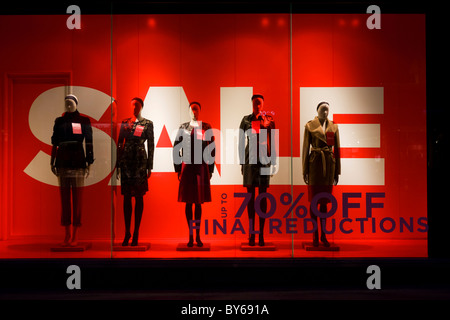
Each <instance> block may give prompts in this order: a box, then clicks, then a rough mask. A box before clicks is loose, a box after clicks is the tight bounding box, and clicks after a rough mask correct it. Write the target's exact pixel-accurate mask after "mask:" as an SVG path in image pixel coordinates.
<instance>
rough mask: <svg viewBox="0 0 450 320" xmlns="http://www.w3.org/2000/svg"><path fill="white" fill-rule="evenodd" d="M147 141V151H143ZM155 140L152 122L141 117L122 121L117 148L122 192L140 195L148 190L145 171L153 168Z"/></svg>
mask: <svg viewBox="0 0 450 320" xmlns="http://www.w3.org/2000/svg"><path fill="white" fill-rule="evenodd" d="M145 141H147V144H148V145H147V152H145V145H144V143H145ZM154 150H155V141H154V134H153V122H152V121H150V120H147V119H143V120H141V121H138V122H133V121H132V119H131V118H128V119H125V120H123V121H122V124H121V126H120V132H119V141H118V148H117V164H116V166H117V167H118V168H120V184H121V193H122V194H131V195H137V196H142V195H144V194H145V193H146V192H147V191H148V181H147V171H148V170H152V169H153V154H154Z"/></svg>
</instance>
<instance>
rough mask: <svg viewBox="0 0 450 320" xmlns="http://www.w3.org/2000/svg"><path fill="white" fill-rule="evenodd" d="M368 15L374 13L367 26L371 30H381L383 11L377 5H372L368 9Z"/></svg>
mask: <svg viewBox="0 0 450 320" xmlns="http://www.w3.org/2000/svg"><path fill="white" fill-rule="evenodd" d="M366 13H373V14H372V15H371V16H370V17H369V18H367V21H366V25H367V28H369V29H381V10H380V7H379V6H377V5H374V4H373V5H371V6H368V7H367V11H366Z"/></svg>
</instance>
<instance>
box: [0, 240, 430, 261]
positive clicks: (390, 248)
mask: <svg viewBox="0 0 450 320" xmlns="http://www.w3.org/2000/svg"><path fill="white" fill-rule="evenodd" d="M183 240H185V239H171V240H152V239H142V243H143V244H146V245H148V249H147V250H133V248H130V251H127V250H123V248H119V249H117V250H114V249H113V248H114V247H116V248H118V246H120V244H118V243H112V242H111V241H106V240H105V241H99V240H92V241H91V240H83V241H87V242H89V243H90V244H91V245H90V247H88V248H86V250H83V251H76V250H75V251H74V250H55V246H58V241H57V240H45V239H26V240H7V241H0V259H30V258H31V259H33V258H39V259H59V258H119V259H120V258H150V259H151V258H155V259H177V258H183V259H186V258H321V257H323V258H358V257H360V258H365V257H379V258H409V257H410V258H422V257H427V256H428V248H427V240H337V241H334V242H332V246H338V247H339V250H332V251H324V250H318V251H310V250H306V248H305V247H304V245H303V244H304V240H303V241H302V240H298V241H295V242H294V247H293V248H292V242H291V241H289V240H282V241H276V240H275V241H270V242H267V241H266V242H267V244H270V245H272V246H274V248H271V250H264V249H265V248H259V247H258V245H256V246H255V247H254V248H253V249H252V250H249V248H248V247H243V246H242V240H241V239H237V240H236V241H218V240H216V241H208V245H209V250H197V248H195V247H194V248H193V249H192V250H177V248H179V245H180V244H184V241H183ZM330 242H331V241H330Z"/></svg>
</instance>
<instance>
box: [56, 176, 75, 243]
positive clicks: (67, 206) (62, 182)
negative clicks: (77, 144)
mask: <svg viewBox="0 0 450 320" xmlns="http://www.w3.org/2000/svg"><path fill="white" fill-rule="evenodd" d="M58 172H59V176H58V180H59V191H60V196H61V225H62V226H64V229H65V236H64V241H63V242H62V243H61V245H62V246H68V245H69V243H70V236H71V232H70V225H71V224H72V221H71V215H72V213H71V196H70V178H69V176H68V175H67V174H66V170H65V169H59V170H58Z"/></svg>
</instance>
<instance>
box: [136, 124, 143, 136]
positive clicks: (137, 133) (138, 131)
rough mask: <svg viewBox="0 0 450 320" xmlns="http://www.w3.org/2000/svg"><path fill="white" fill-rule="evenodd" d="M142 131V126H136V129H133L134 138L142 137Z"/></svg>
mask: <svg viewBox="0 0 450 320" xmlns="http://www.w3.org/2000/svg"><path fill="white" fill-rule="evenodd" d="M142 131H144V126H140V125H137V126H136V129H134V136H136V137H140V136H141V135H142Z"/></svg>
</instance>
